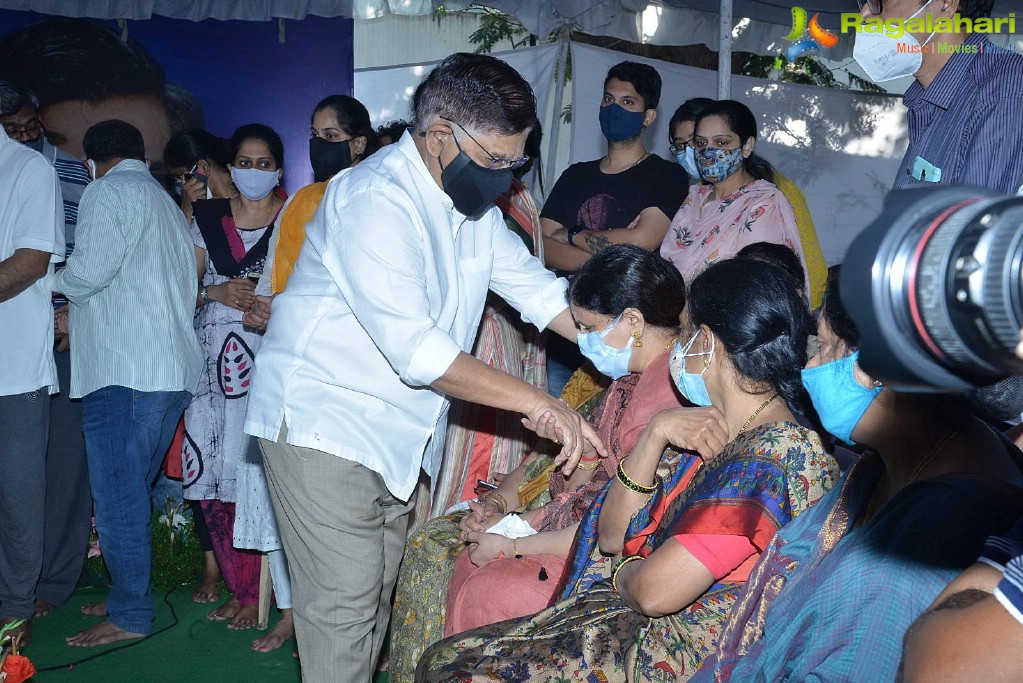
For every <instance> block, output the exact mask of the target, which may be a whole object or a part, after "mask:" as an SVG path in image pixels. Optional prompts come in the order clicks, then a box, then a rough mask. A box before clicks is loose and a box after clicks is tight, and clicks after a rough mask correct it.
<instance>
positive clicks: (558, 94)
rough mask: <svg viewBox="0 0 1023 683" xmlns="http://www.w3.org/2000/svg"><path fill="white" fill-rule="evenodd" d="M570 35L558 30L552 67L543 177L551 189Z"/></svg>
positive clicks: (565, 31)
mask: <svg viewBox="0 0 1023 683" xmlns="http://www.w3.org/2000/svg"><path fill="white" fill-rule="evenodd" d="M571 35H572V29H571V28H570V27H569V26H562V27H561V28H560V29H559V30H558V44H559V48H558V61H557V63H555V65H554V79H555V81H554V120H553V122H552V123H551V126H550V135H549V136H548V137H547V172H546V176H545V177H546V178H547V180H546V182H547V183H548V184H550V186H551V187H553V186H554V182H555V181H556V180H557V179H558V176H557V175H556V174H555V171H556V170H557V165H558V139H559V138H560V137H561V110H562V109H563V108H564V106H565V80H566V79H565V67H566V66H567V64H568V46H569V43H570V42H571V41H570V37H571ZM534 196H535V193H534ZM544 199H546V197H544Z"/></svg>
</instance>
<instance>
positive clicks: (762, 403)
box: [417, 261, 838, 681]
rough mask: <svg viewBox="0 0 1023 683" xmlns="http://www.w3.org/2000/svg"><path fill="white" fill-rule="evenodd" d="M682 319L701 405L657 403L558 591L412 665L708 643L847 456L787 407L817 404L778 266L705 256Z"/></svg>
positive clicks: (692, 395) (522, 672) (444, 676)
mask: <svg viewBox="0 0 1023 683" xmlns="http://www.w3.org/2000/svg"><path fill="white" fill-rule="evenodd" d="M682 322H683V328H684V330H685V331H686V332H687V334H683V337H682V338H683V339H686V343H685V344H684V345H682V344H679V345H676V348H675V350H674V351H673V352H672V358H671V366H672V377H673V379H674V380H675V383H676V386H677V387H678V388H679V390H680V392H681V393H682V394H683V395H684V396H685V397H686V398H687V399H688V400H689V401H690V402H692V403H693V404H695V405H697V406H700V407H697V408H679V409H674V410H670V411H665V412H662V413H660V414H659V415H657V416H656V417H655V418H654V419H653V420H652V421H651V422H650V424H649V425H648V426H647V428H646V429H645V431H644V432H643V435H642V436H641V437H640V438H639V441H638V442H637V445H636V446H635V448H634V449H633V450H632V452H631V454H629V456H628V458H627V459H625V460H624V461H622V462H621V463H619V466H618V468H617V470H616V476H615V479H613V480H612V481H611V482H610V483H609V484H608V485H607V487H605V489H604V491H603V492H602V494H601V495H600V496H598V498H597V500H596V501H595V503H594V505H593V506H592V507H591V508H590V510H589V512H588V513H587V516H586V517H585V518H584V520H583V522H582V525H581V529H580V533H579V536H578V538H577V543H576V548H575V552H574V553H573V557H572V560H571V564H570V566H569V568H568V570H567V580H566V582H565V588H564V590H563V592H562V594H561V599H560V601H558V602H557V603H555V604H554V605H553V606H551V607H549V608H547V609H546V610H544V611H542V612H540V613H538V614H536V615H534V616H532V617H526V618H523V619H517V620H509V621H505V622H501V623H499V624H494V625H493V626H489V627H482V628H479V629H475V630H473V631H469V632H466V633H463V634H461V635H459V636H455V637H453V638H451V639H448V640H446V641H443V642H441V643H438V644H437V645H435V646H434V647H432V648H430V649H429V650H427V652H426V654H425V655H424V657H423V659H422V660H421V661H420V663H419V668H418V670H417V679H418V680H423V681H471V680H508V681H526V680H551V681H553V680H564V681H571V680H578V681H681V680H688V678H689V677H690V676H692V675H693V673H694V672H695V671H696V669H697V668H698V667H699V665H700V663H701V662H702V660H703V659H704V658H705V657H706V656H707V655H708V654H709V653H710V652H713V650H714V647H715V643H716V640H717V636H718V633H719V630H720V625H721V624H722V623H723V621H724V619H725V616H726V615H727V613H728V610H729V608H730V607H731V605H732V603H733V602H734V600H735V597H736V595H737V593H738V591H739V590H740V588H741V586H742V583H743V582H744V581H745V578H746V576H747V575H748V573H749V569H750V568H751V567H752V566H753V564H754V563H755V562H756V558H757V556H758V555H759V553H760V552H761V551H762V550H763V549H764V548H766V547H767V545H768V543H769V542H770V539H771V537H772V536H773V535H774V533H775V531H777V530H778V529H779V528H781V527H782V526H783V525H784V524H786V523H787V522H788V521H789V520H790V519H792V518H793V517H794V516H795V515H797V514H799V513H801V512H803V511H804V510H805V509H807V507H809V506H810V505H812V504H813V503H814V502H815V501H816V500H818V499H819V498H820V497H821V496H823V495H824V493H825V492H826V491H827V490H828V489H830V488H831V486H832V485H833V483H834V481H835V479H836V478H837V474H838V472H837V470H838V468H837V465H836V464H835V462H834V460H833V459H832V458H831V457H830V456H828V455H827V454H826V453H825V452H824V450H823V448H822V446H821V443H820V440H819V438H818V437H817V435H816V434H815V433H814V432H813V431H811V430H809V429H806V428H805V427H802V426H800V425H799V424H797V423H796V421H795V418H794V417H793V413H792V409H791V408H790V406H795V407H798V408H799V409H800V410H802V411H804V412H806V411H807V407H806V406H807V403H806V396H805V392H804V391H803V390H802V385H801V384H800V382H799V371H800V369H801V368H802V367H803V365H804V364H805V361H806V338H807V334H808V331H809V328H810V318H809V313H808V311H807V310H806V305H805V304H804V303H803V301H802V299H801V297H800V296H799V295H798V294H797V293H796V292H795V291H794V290H793V288H792V287H791V284H790V283H789V281H788V280H786V278H785V276H784V275H783V274H782V273H781V271H779V270H778V269H777V268H776V267H775V266H773V265H771V264H767V263H762V262H753V261H741V262H740V261H723V262H720V263H717V264H715V265H713V266H711V267H710V268H708V269H707V270H706V271H705V272H704V273H702V274H701V275H699V276H697V278H696V280H694V282H693V285H692V288H691V289H690V292H689V297H688V306H687V308H686V311H685V313H684V314H683V320H682ZM669 444H673V445H674V446H677V447H678V448H680V449H683V451H681V452H680V451H679V450H676V449H675V448H673V447H667V448H666V446H668V445H669ZM691 451H697V453H694V452H691ZM715 456H716V457H715ZM704 457H706V458H711V459H709V460H708V462H707V463H706V464H702V459H703V458H704Z"/></svg>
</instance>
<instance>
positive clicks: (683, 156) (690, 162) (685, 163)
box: [675, 145, 700, 180]
mask: <svg viewBox="0 0 1023 683" xmlns="http://www.w3.org/2000/svg"><path fill="white" fill-rule="evenodd" d="M675 161H677V162H678V163H679V166H681V167H682V168H684V169H685V171H686V173H688V174H689V178H690V179H692V180H700V167H699V165H698V164H697V163H696V150H695V149H693V146H692V145H686V148H685V149H684V150H682V151H681V152H676V153H675Z"/></svg>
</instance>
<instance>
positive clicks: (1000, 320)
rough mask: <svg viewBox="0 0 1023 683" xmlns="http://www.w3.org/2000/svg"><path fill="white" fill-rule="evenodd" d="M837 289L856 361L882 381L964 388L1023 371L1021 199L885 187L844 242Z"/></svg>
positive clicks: (916, 386)
mask: <svg viewBox="0 0 1023 683" xmlns="http://www.w3.org/2000/svg"><path fill="white" fill-rule="evenodd" d="M841 296H842V301H843V303H844V304H845V307H846V308H847V309H848V311H849V313H850V314H851V315H852V316H853V318H854V319H855V321H856V324H857V326H858V327H859V330H860V333H861V336H862V339H863V344H862V350H861V352H860V364H861V365H862V366H863V368H864V370H865V371H866V372H867V373H869V374H870V375H871V376H873V377H876V378H878V379H880V380H882V381H883V382H885V383H886V384H890V385H893V386H897V387H902V388H905V389H909V390H914V389H915V390H920V391H965V390H968V389H971V388H973V387H974V386H980V385H988V384H991V383H993V382H996V381H998V380H1000V379H1002V378H1004V377H1007V376H1009V375H1023V361H1021V360H1020V359H1019V358H1018V357H1017V356H1016V346H1017V344H1018V343H1019V340H1020V330H1021V329H1023V197H1017V196H1005V195H1001V194H998V193H995V192H992V191H991V190H987V189H982V188H973V187H954V186H933V187H917V188H911V189H907V190H896V191H893V192H891V193H890V194H889V195H888V197H887V198H886V199H885V202H884V209H883V210H882V211H881V215H880V216H878V218H877V219H876V220H875V221H874V222H873V223H871V224H870V226H869V227H867V229H866V230H864V231H863V232H862V233H861V234H860V235H859V236H858V237H857V238H856V239H855V240H854V241H853V243H852V245H851V246H850V247H849V251H848V252H847V254H846V257H845V262H844V264H843V266H842V278H841Z"/></svg>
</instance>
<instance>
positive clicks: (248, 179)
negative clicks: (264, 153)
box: [231, 166, 281, 202]
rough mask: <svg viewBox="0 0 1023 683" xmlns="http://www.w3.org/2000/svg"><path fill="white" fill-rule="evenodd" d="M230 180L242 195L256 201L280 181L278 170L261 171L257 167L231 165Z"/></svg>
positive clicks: (268, 192)
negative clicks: (235, 166)
mask: <svg viewBox="0 0 1023 683" xmlns="http://www.w3.org/2000/svg"><path fill="white" fill-rule="evenodd" d="M231 180H233V181H234V186H235V187H237V188H238V191H239V192H241V194H242V196H243V197H245V198H246V199H248V200H249V201H252V202H258V201H259V200H260V199H263V198H264V197H266V196H267V195H268V194H270V193H271V192H273V191H274V188H275V187H277V185H278V184H279V183H280V181H281V172H280V171H262V170H260V169H258V168H234V167H233V166H232V167H231Z"/></svg>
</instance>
